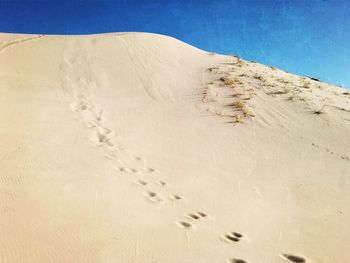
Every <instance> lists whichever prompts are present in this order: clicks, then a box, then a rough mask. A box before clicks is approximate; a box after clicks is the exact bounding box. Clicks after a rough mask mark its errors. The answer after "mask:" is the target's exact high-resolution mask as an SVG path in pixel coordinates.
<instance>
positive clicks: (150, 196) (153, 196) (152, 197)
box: [145, 191, 164, 203]
mask: <svg viewBox="0 0 350 263" xmlns="http://www.w3.org/2000/svg"><path fill="white" fill-rule="evenodd" d="M145 196H146V197H147V198H148V200H150V201H152V202H155V203H161V202H164V199H163V198H162V197H161V196H159V195H158V194H157V193H155V192H152V191H147V192H145Z"/></svg>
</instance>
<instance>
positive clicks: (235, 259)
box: [228, 258, 248, 263]
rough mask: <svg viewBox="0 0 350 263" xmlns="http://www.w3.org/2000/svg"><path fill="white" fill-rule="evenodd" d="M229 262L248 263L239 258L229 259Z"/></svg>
mask: <svg viewBox="0 0 350 263" xmlns="http://www.w3.org/2000/svg"><path fill="white" fill-rule="evenodd" d="M228 262H229V263H248V261H245V260H243V259H239V258H229V259H228Z"/></svg>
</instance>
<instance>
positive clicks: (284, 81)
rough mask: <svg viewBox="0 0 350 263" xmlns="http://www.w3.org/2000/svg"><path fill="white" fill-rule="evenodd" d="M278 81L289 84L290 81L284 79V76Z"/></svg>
mask: <svg viewBox="0 0 350 263" xmlns="http://www.w3.org/2000/svg"><path fill="white" fill-rule="evenodd" d="M277 81H278V82H279V83H282V84H288V83H289V80H286V79H282V78H279V79H277Z"/></svg>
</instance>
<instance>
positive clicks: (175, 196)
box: [169, 195, 182, 201]
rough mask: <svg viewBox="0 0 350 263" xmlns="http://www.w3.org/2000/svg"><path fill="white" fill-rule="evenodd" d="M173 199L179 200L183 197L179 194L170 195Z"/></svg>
mask: <svg viewBox="0 0 350 263" xmlns="http://www.w3.org/2000/svg"><path fill="white" fill-rule="evenodd" d="M169 198H170V199H171V200H173V201H177V200H181V199H182V197H181V196H178V195H172V196H170V197H169Z"/></svg>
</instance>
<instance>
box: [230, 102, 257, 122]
mask: <svg viewBox="0 0 350 263" xmlns="http://www.w3.org/2000/svg"><path fill="white" fill-rule="evenodd" d="M232 105H233V107H235V108H238V109H239V110H240V111H242V113H243V115H244V117H245V118H247V117H254V116H255V115H254V114H253V113H252V112H250V110H249V109H248V107H247V104H246V103H245V102H244V101H243V100H238V101H235V102H234V103H233V104H232Z"/></svg>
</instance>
